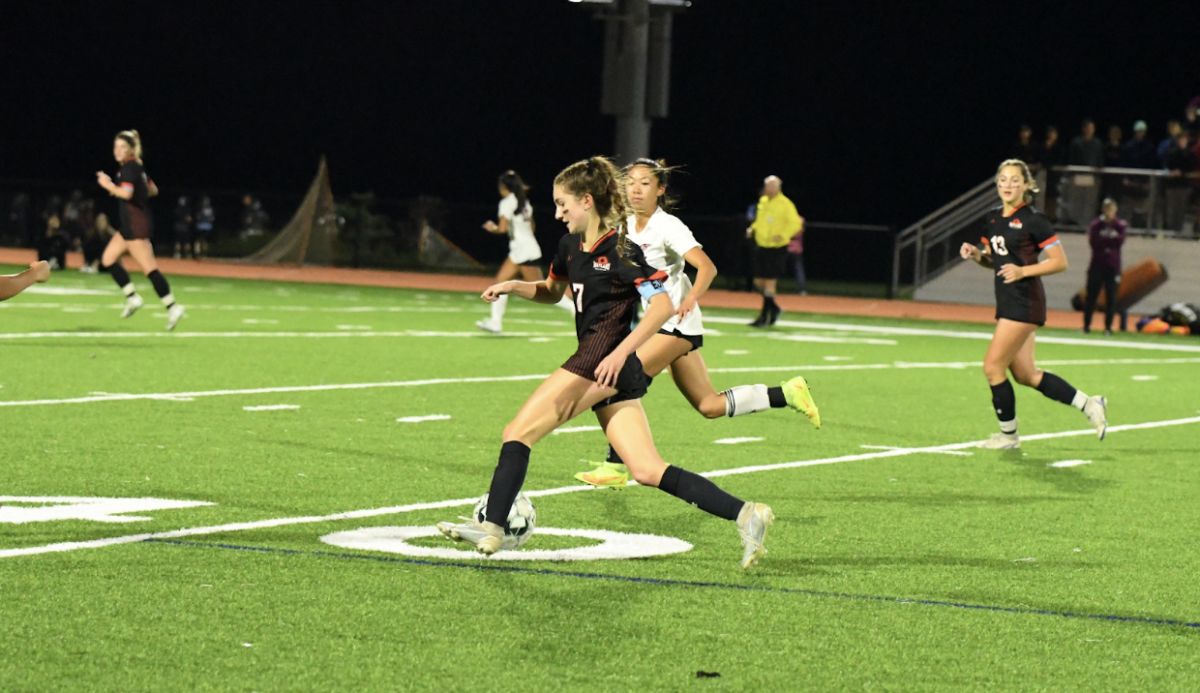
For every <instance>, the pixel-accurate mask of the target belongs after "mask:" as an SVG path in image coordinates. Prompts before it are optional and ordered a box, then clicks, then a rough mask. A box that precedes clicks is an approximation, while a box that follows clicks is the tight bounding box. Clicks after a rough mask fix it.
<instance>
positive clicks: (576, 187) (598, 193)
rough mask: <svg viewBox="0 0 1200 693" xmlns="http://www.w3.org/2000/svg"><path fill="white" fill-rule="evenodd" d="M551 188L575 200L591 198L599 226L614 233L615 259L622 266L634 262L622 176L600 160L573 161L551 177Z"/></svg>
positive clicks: (594, 157) (605, 160)
mask: <svg viewBox="0 0 1200 693" xmlns="http://www.w3.org/2000/svg"><path fill="white" fill-rule="evenodd" d="M554 184H555V185H557V186H560V187H562V188H564V189H565V190H567V191H568V192H570V193H571V194H572V195H574V196H575V197H576V198H580V197H583V196H584V195H591V196H592V202H593V203H594V204H595V205H596V214H598V215H599V216H600V223H601V224H602V225H603V226H604V228H607V229H617V256H618V257H619V258H620V259H621V262H622V263H624V264H626V265H632V264H634V262H633V261H632V260H630V259H629V256H630V255H631V254H632V251H631V249H630V244H629V239H628V236H627V231H628V227H629V223H628V221H627V220H628V217H629V209H630V206H629V202H628V201H627V200H626V199H625V175H624V174H623V173H622V172H621V171H620V170H619V169H618V168H617V167H616V166H614V165H613V162H611V161H609V160H608V159H606V158H604V157H602V156H593V157H592V158H590V159H584V160H583V161H576V162H575V163H573V164H571V165H570V166H568V167H566V168H564V169H563V170H562V171H561V172H559V174H558V175H557V176H555V177H554Z"/></svg>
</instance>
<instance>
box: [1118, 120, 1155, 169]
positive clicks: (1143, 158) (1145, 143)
mask: <svg viewBox="0 0 1200 693" xmlns="http://www.w3.org/2000/svg"><path fill="white" fill-rule="evenodd" d="M1117 165H1119V166H1121V167H1122V168H1151V169H1152V168H1158V156H1157V154H1156V153H1155V151H1154V144H1153V143H1151V142H1150V139H1149V138H1148V137H1147V136H1146V121H1144V120H1139V121H1137V122H1136V123H1134V124H1133V137H1131V138H1129V141H1128V142H1126V143H1125V144H1124V145H1123V146H1122V147H1121V159H1120V161H1119V162H1118V164H1117Z"/></svg>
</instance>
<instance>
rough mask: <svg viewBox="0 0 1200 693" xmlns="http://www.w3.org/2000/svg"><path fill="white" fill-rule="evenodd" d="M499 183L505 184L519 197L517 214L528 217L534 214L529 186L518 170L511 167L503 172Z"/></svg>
mask: <svg viewBox="0 0 1200 693" xmlns="http://www.w3.org/2000/svg"><path fill="white" fill-rule="evenodd" d="M497 183H498V184H499V185H503V186H504V187H505V188H507V189H508V191H509V192H510V193H512V194H513V196H515V197H516V198H517V211H516V214H521V215H525V216H526V218H529V217H530V216H532V215H533V208H532V207H529V186H528V185H525V181H523V180H521V176H520V175H519V174H518V173H517V172H516V171H514V170H512V169H509V170H507V171H505V172H504V173H501V174H500V180H499V181H497Z"/></svg>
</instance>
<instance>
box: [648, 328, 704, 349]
mask: <svg viewBox="0 0 1200 693" xmlns="http://www.w3.org/2000/svg"><path fill="white" fill-rule="evenodd" d="M658 333H659V334H665V335H667V336H668V337H678V338H680V339H682V340H684V341H686V342H688V343H690V344H691V345H692V348H691V349H688V353H689V354H690V353H692V352H693V351H695V350H697V349H699V348H700V347H702V346H704V335H694V336H693V335H690V334H684V333H682V332H680V331H678V330H676V331H674V332H667V331H666V330H665V329H663V330H659V331H658Z"/></svg>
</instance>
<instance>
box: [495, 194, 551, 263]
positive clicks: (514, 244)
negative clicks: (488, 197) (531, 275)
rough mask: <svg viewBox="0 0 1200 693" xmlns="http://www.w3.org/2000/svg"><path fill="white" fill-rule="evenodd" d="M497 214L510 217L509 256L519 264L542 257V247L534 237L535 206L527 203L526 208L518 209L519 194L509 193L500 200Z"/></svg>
mask: <svg viewBox="0 0 1200 693" xmlns="http://www.w3.org/2000/svg"><path fill="white" fill-rule="evenodd" d="M497 215H498V216H499V217H500V218H501V219H508V256H509V257H510V258H512V261H513V262H515V263H517V264H518V265H520V264H522V263H525V262H533V261H534V260H537V259H540V258H541V257H542V249H541V247H539V246H538V242H537V239H536V238H534V237H533V207H531V206H529V203H528V202H526V203H525V209H522V210H519V211H518V210H517V196H516V195H514V194H512V193H509V194H508V195H506V196H505V198H504V199H503V200H500V210H499V211H498V212H497Z"/></svg>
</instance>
